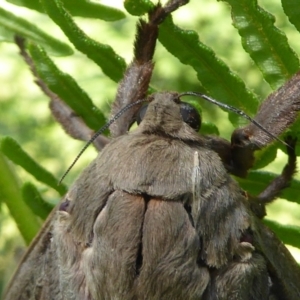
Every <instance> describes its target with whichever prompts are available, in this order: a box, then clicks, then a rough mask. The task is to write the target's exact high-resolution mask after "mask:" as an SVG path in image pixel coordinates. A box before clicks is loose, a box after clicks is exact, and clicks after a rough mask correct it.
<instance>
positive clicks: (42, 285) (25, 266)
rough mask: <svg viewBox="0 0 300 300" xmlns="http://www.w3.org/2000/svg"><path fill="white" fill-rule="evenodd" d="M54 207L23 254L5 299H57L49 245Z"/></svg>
mask: <svg viewBox="0 0 300 300" xmlns="http://www.w3.org/2000/svg"><path fill="white" fill-rule="evenodd" d="M55 211H56V209H54V210H53V211H52V213H51V214H50V215H49V217H48V219H47V220H46V222H45V224H44V225H43V227H42V229H41V230H40V232H39V234H38V235H37V236H36V238H35V239H34V240H33V241H32V243H31V245H30V247H29V249H28V250H27V252H26V253H25V255H24V256H23V258H22V261H21V263H20V265H19V267H18V269H17V270H16V272H15V274H14V275H13V278H12V279H11V281H10V284H9V286H8V288H7V291H6V294H5V296H4V299H7V300H11V299H27V300H31V299H35V300H37V299H60V298H59V295H58V294H57V290H56V289H57V288H58V286H59V285H58V282H57V280H58V276H56V272H57V271H58V270H57V267H56V265H55V259H54V258H55V256H54V252H53V249H51V227H52V223H53V219H54V216H55Z"/></svg>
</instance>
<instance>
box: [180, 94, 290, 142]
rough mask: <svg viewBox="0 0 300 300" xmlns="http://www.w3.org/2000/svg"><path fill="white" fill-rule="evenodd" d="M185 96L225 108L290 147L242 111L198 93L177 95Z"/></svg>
mask: <svg viewBox="0 0 300 300" xmlns="http://www.w3.org/2000/svg"><path fill="white" fill-rule="evenodd" d="M186 95H190V96H196V97H200V98H203V99H204V100H207V101H209V102H211V103H213V104H216V105H217V106H219V107H222V108H225V109H227V110H230V111H232V112H234V113H236V114H238V115H240V116H242V117H243V118H245V119H247V120H249V121H250V122H251V123H253V124H254V125H256V126H257V127H258V128H260V129H261V130H262V131H264V132H265V133H266V134H268V135H269V136H270V137H272V138H273V139H275V140H277V141H278V142H280V143H282V144H284V145H285V146H287V147H290V146H289V145H288V144H287V143H286V142H284V141H283V140H281V139H280V138H279V137H277V136H276V135H274V134H272V133H271V132H269V131H268V130H267V129H266V128H265V127H263V126H262V125H261V124H260V123H258V122H257V121H255V120H254V119H253V118H251V117H250V116H249V115H247V114H246V113H245V112H244V111H242V110H241V109H238V108H236V107H234V106H231V105H228V104H225V103H222V102H219V101H217V100H215V99H213V98H211V97H209V96H207V95H204V94H200V93H196V92H184V93H181V94H179V97H181V96H186Z"/></svg>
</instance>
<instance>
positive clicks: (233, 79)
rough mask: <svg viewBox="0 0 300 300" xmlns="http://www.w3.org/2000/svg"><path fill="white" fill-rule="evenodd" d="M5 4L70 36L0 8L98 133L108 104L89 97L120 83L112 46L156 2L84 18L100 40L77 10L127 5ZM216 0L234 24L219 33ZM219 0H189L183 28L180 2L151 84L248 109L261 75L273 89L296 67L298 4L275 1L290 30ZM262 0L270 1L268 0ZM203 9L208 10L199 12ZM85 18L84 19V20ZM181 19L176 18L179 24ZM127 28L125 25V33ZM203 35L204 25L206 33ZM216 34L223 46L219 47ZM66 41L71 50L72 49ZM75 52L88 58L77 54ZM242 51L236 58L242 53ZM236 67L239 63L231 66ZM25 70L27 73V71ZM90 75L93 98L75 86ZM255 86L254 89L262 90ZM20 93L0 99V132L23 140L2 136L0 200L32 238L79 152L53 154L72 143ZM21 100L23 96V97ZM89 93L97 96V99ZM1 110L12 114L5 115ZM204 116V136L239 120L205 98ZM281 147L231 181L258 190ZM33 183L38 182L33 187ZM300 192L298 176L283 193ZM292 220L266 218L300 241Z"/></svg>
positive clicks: (58, 89)
mask: <svg viewBox="0 0 300 300" xmlns="http://www.w3.org/2000/svg"><path fill="white" fill-rule="evenodd" d="M10 2H12V3H14V4H16V5H19V6H24V7H27V8H30V9H32V10H34V11H39V12H42V13H43V15H42V16H41V18H43V20H44V18H46V17H45V15H44V14H46V15H48V16H49V17H50V18H49V20H48V19H47V20H48V21H47V22H49V24H51V26H53V24H54V23H56V24H57V25H58V26H59V27H60V29H61V30H62V32H63V33H64V34H65V36H66V40H67V39H69V41H70V43H71V46H69V45H68V43H67V42H64V41H63V42H62V41H60V38H56V36H55V35H51V34H49V33H47V34H46V32H45V31H43V29H41V28H37V27H36V26H35V25H33V24H34V21H33V22H32V23H31V22H30V21H28V20H25V18H20V17H17V16H16V15H15V14H13V13H11V12H9V11H6V10H4V9H2V8H0V37H1V40H2V41H9V42H12V41H13V34H18V35H20V36H22V37H25V38H26V41H27V47H28V50H29V52H30V55H31V57H32V59H33V60H34V63H35V67H36V69H37V72H38V74H39V76H40V77H41V78H42V79H43V80H44V82H45V83H46V84H47V85H48V87H49V88H50V89H51V90H52V91H53V92H54V93H56V94H58V95H59V96H60V97H61V99H62V100H63V101H65V102H66V103H67V104H68V105H69V106H70V107H72V109H73V110H74V111H75V112H76V113H77V114H78V115H80V116H81V117H82V118H83V119H84V121H85V122H86V124H87V125H88V126H89V127H90V128H92V129H94V130H96V129H98V128H99V127H101V126H102V125H103V124H104V122H105V120H106V118H105V117H106V116H107V112H108V111H107V108H106V106H105V104H103V103H102V104H101V103H99V101H98V102H97V99H95V98H98V99H100V98H101V100H102V101H107V99H111V98H112V94H109V91H110V89H113V90H114V91H116V86H115V85H113V88H111V84H113V83H112V82H111V81H113V82H118V81H120V79H121V78H122V76H123V73H124V71H125V69H126V63H125V60H124V59H123V58H122V57H121V56H120V55H118V54H117V53H120V54H121V55H122V56H124V57H125V56H126V54H125V53H124V52H126V50H124V49H123V45H124V44H127V46H129V47H131V48H132V44H133V37H134V30H135V25H134V24H135V22H136V21H137V20H138V19H137V18H136V17H133V16H137V15H143V14H144V13H145V11H146V10H148V9H149V8H151V7H152V6H153V4H152V2H150V1H149V0H140V1H132V0H126V1H125V8H126V10H127V12H128V13H129V14H132V15H133V16H130V15H128V14H127V15H126V20H122V21H119V22H115V23H109V24H108V25H106V24H104V22H101V23H99V22H97V23H95V22H96V21H94V23H88V25H90V24H92V25H93V26H94V27H95V28H96V30H97V34H95V36H96V39H97V41H96V40H95V39H93V38H92V37H90V36H89V35H88V34H86V33H85V31H84V30H83V29H82V28H81V25H80V24H79V23H80V22H79V20H77V19H75V18H74V16H81V17H84V18H97V19H102V20H105V21H113V20H119V19H121V18H123V17H124V16H125V12H123V11H120V10H117V9H114V8H109V7H107V6H104V5H100V4H95V3H92V2H89V1H82V0H81V1H78V3H77V2H76V5H73V1H69V0H41V1H37V0H10ZM200 2H201V3H200ZM223 2H228V4H230V7H231V13H232V21H233V26H234V27H235V28H236V29H237V31H235V34H232V35H224V30H223V27H224V28H225V27H226V25H223V24H225V23H226V22H231V20H230V11H229V9H228V8H229V7H227V6H226V7H225V6H224V3H223ZM223 2H217V1H216V0H206V1H204V0H203V1H194V3H192V2H191V3H190V4H188V5H187V6H186V7H184V8H182V10H185V11H187V12H188V14H189V16H191V19H193V20H194V21H193V22H192V23H191V24H192V25H187V24H188V22H183V21H182V20H181V19H180V11H181V9H180V10H179V11H178V12H176V14H174V16H173V18H168V19H167V20H166V22H165V23H163V24H162V26H161V30H160V34H159V41H160V43H161V44H162V45H163V46H164V47H165V49H167V51H169V53H168V52H167V51H165V49H163V48H162V47H161V44H159V45H158V47H157V53H156V57H155V61H156V69H155V72H154V75H153V80H152V83H151V84H152V86H153V87H154V88H155V89H157V90H160V89H168V90H177V91H179V92H181V91H190V90H198V91H199V90H201V91H206V92H207V93H209V94H210V95H211V96H212V97H214V98H217V99H218V100H220V101H222V102H224V103H227V104H230V105H233V106H235V107H238V108H239V109H242V110H244V111H245V112H247V113H248V114H251V115H255V112H256V111H257V108H258V105H259V102H260V101H261V99H263V98H265V97H266V95H267V93H268V92H269V90H268V88H269V87H268V86H267V85H266V84H265V83H264V81H266V82H267V83H268V84H269V85H270V86H271V88H272V89H275V88H278V87H279V86H280V85H282V84H283V83H284V81H286V80H287V79H288V78H290V77H291V76H292V75H293V74H294V73H295V72H297V71H298V70H299V57H298V54H296V53H299V51H300V49H296V48H295V49H294V50H293V49H292V46H291V45H289V40H288V39H287V37H286V33H288V34H289V35H290V34H292V35H293V36H295V37H298V38H299V32H298V31H300V25H299V24H300V23H299V19H300V18H299V16H300V6H299V5H298V0H282V6H283V9H282V8H281V7H278V14H280V15H284V16H285V17H286V18H289V20H290V22H291V23H292V24H294V25H295V27H296V28H297V29H295V28H292V27H291V26H290V25H289V24H288V23H287V21H286V23H284V21H282V22H283V24H284V26H283V25H282V27H281V28H278V27H276V26H278V25H277V24H276V26H275V24H274V20H275V18H276V17H277V16H273V15H271V14H270V13H269V12H267V10H266V9H263V8H262V7H260V6H258V4H257V2H256V0H250V1H249V0H247V1H246V0H243V1H240V0H227V1H225V0H224V1H223ZM261 2H262V3H265V4H266V5H267V4H268V0H264V1H261ZM272 5H273V2H272ZM205 7H214V8H215V7H222V9H223V11H222V14H221V15H219V16H218V17H214V16H215V14H214V13H213V14H209V13H208V11H207V12H206V10H205ZM202 11H204V12H205V13H203V14H201V12H202ZM194 12H195V13H194ZM177 13H178V16H177ZM284 13H285V14H286V15H285V14H284ZM195 14H196V17H195ZM189 16H188V17H186V15H185V16H184V17H183V19H189ZM197 18H198V19H197ZM50 19H51V20H52V21H50ZM173 19H174V21H173ZM82 20H83V19H81V20H80V21H82ZM75 21H76V22H75ZM77 21H78V22H77ZM88 21H89V22H90V20H88ZM51 22H52V23H51ZM53 22H54V23H53ZM130 22H131V23H130ZM179 23H181V25H180V26H179V25H178V24H179ZM127 24H129V25H127ZM175 24H176V25H175ZM215 24H217V26H215ZM214 26H215V27H214ZM102 27H103V28H105V30H103V31H102V32H101V34H98V30H99V29H101V28H102ZM187 27H188V29H187ZM128 28H130V30H131V31H130V32H129V33H128ZM191 29H192V30H191ZM297 30H298V31H297ZM106 31H107V32H106ZM205 32H207V34H206V35H205ZM105 34H106V35H105ZM120 36H124V38H123V44H122V43H121V44H120V45H121V46H119V47H112V46H109V45H108V44H113V41H114V40H119V39H121V38H120ZM199 36H200V37H199ZM219 39H221V40H222V41H223V44H224V45H221V46H220V45H219V46H216V44H217V43H218V40H219ZM98 40H100V41H101V42H99V41H98ZM124 40H125V42H124ZM103 42H105V43H103ZM290 42H292V41H290ZM71 47H72V48H74V54H73V55H72V56H71V54H72V53H73V50H72V49H71ZM242 47H243V48H244V50H243V48H242ZM15 49H16V48H15ZM0 51H1V48H0ZM54 54H55V55H61V56H62V55H68V58H65V59H73V60H72V62H71V64H70V65H72V67H74V65H76V63H77V62H78V61H79V60H80V61H83V63H82V65H81V66H83V67H79V68H82V69H80V70H79V73H82V74H83V76H86V80H83V79H81V82H78V80H77V79H76V76H77V75H76V76H74V77H73V76H72V77H71V75H69V74H67V73H72V72H73V71H74V69H72V68H70V69H71V70H70V72H69V71H68V72H65V71H61V70H60V67H59V66H58V65H60V64H62V61H61V60H59V61H58V60H57V59H56V58H54V57H51V55H54ZM82 54H84V55H86V56H87V57H85V56H82ZM170 54H171V55H170ZM10 55H14V57H15V59H18V56H17V50H15V53H10ZM239 55H241V57H243V58H242V59H239V58H238V57H239ZM173 56H174V57H173ZM95 65H96V66H97V68H98V67H100V68H101V70H102V73H101V70H100V69H99V68H98V69H97V71H96V72H97V73H96V72H93V71H92V70H93V68H94V67H95ZM237 65H239V66H238V67H237ZM233 66H235V69H234V70H232V67H233ZM23 68H24V65H23ZM248 74H250V75H251V74H252V77H251V76H250V75H249V77H247V76H248ZM72 75H73V74H72ZM26 76H27V77H28V76H29V75H28V73H26ZM99 77H100V78H99ZM245 78H249V81H248V80H247V83H245V80H244V79H245ZM77 82H78V83H77ZM87 82H88V83H90V82H95V85H94V87H93V88H91V90H88V92H89V93H92V94H93V92H92V90H93V89H95V92H94V94H93V97H90V96H88V94H87V93H86V92H85V91H84V89H83V88H81V87H80V86H82V85H86V86H87V87H89V84H87ZM101 82H104V88H102V89H99V87H98V86H99V85H100V84H101ZM253 90H255V91H258V92H259V96H257V95H256V94H255V93H254V92H253ZM12 92H14V91H12ZM27 94H28V93H26V92H24V93H23V94H17V93H16V92H15V94H13V93H12V96H11V98H9V101H5V99H4V98H3V99H2V98H1V96H0V103H1V112H2V116H1V118H0V120H1V121H0V130H1V132H0V133H1V135H6V134H9V135H13V136H14V138H15V140H17V141H18V142H19V143H20V144H21V146H19V145H18V144H17V143H16V142H15V141H14V140H12V139H11V138H4V139H2V147H1V151H2V153H0V154H1V155H0V198H1V199H0V203H1V202H4V203H5V204H6V205H7V207H8V209H9V212H10V215H11V216H12V218H13V219H14V220H15V222H16V224H17V226H18V229H19V230H20V233H21V235H22V236H23V238H24V239H25V241H26V243H29V242H30V240H32V238H33V237H34V235H35V234H36V232H37V231H38V229H39V227H40V218H42V219H45V218H46V215H47V214H48V213H49V211H50V208H51V207H50V206H49V204H47V203H49V202H51V203H57V202H58V199H59V197H60V195H62V194H63V193H64V192H65V191H66V188H65V187H64V186H57V179H56V178H57V177H59V176H60V175H61V174H62V172H63V171H64V170H65V169H66V167H67V165H68V164H69V163H70V162H71V161H72V157H73V155H74V153H76V151H77V150H76V151H75V150H74V151H75V152H74V153H73V152H72V153H71V154H70V155H69V156H71V157H69V156H68V157H66V154H65V155H64V157H61V156H60V155H61V154H59V152H60V150H62V149H64V147H67V146H66V145H67V144H69V143H71V142H69V141H68V142H67V141H66V142H65V146H62V145H63V144H64V140H63V141H61V140H60V141H59V139H58V138H56V135H57V133H56V132H55V133H53V135H54V138H51V135H52V128H53V127H54V125H53V121H51V119H50V117H49V115H50V112H49V113H48V112H47V113H45V114H46V115H47V116H46V117H44V119H42V120H43V122H44V123H43V124H39V121H38V120H40V119H39V114H38V113H36V112H35V113H34V112H33V109H34V108H35V107H36V106H38V104H36V103H35V102H33V100H32V102H30V103H26V104H24V100H22V99H23V97H24V99H25V97H28V98H26V99H29V100H28V101H31V99H30V97H31V96H30V95H29V96H28V95H27ZM20 97H22V98H21V99H20ZM39 97H42V96H39ZM91 99H93V100H94V102H95V104H94V103H93V102H92V100H91ZM42 101H44V102H45V101H46V97H45V98H42ZM14 103H17V104H14ZM18 106H20V110H21V112H20V110H18ZM97 106H99V107H100V109H98V108H97ZM27 107H28V108H30V109H27ZM1 112H0V113H1ZM6 112H8V113H6ZM6 114H11V115H10V117H8V116H6ZM202 115H203V119H204V120H203V121H204V125H203V128H201V130H200V132H201V133H203V134H212V133H213V134H219V133H220V135H221V136H224V135H225V137H227V138H228V135H229V133H230V132H231V131H232V128H233V126H237V125H238V124H239V122H241V120H240V119H239V118H238V117H237V116H233V115H231V114H230V116H229V120H230V121H228V119H227V118H224V115H225V113H224V112H219V110H218V109H217V108H215V107H212V106H211V105H209V104H207V103H203V106H202ZM11 116H13V117H11ZM220 116H222V117H220ZM36 119H38V120H36ZM13 121H14V123H13ZM39 126H41V127H43V126H44V127H43V128H46V129H44V130H46V132H45V133H44V134H43V135H39V138H35V133H36V130H38V128H37V127H39ZM23 127H24V128H23ZM15 129H17V131H19V132H20V134H19V136H15V135H14V130H15ZM297 131H298V129H297V127H296V126H293V127H292V129H291V130H290V134H292V135H296V134H297ZM50 139H51V142H50ZM41 140H42V141H41ZM57 140H58V141H57ZM52 142H53V145H52ZM55 143H59V144H55ZM32 144H34V146H32ZM55 145H56V146H55ZM280 147H282V146H281V145H278V143H274V144H273V145H271V146H270V147H268V148H266V149H264V150H263V151H262V152H260V153H258V154H257V156H258V157H257V158H258V159H257V164H256V170H255V171H252V172H250V174H249V176H248V177H247V178H246V179H238V180H239V182H240V184H241V186H242V187H243V188H244V189H245V190H247V191H248V192H249V193H250V194H252V195H256V194H259V193H260V192H261V191H262V190H263V189H264V187H266V186H267V185H268V183H269V182H270V181H271V180H272V179H273V178H275V176H276V174H278V173H280V172H281V170H282V164H281V165H280V166H279V167H277V156H278V153H279V151H278V148H280ZM22 148H24V149H26V151H25V150H22ZM27 148H31V150H30V151H31V153H34V154H31V155H30V156H31V157H34V158H35V160H33V159H32V158H31V157H30V156H29V155H28V154H27V153H26V152H29V151H27ZM35 148H36V149H35ZM70 148H71V147H70ZM77 153H78V151H77ZM8 159H9V160H11V161H12V162H13V163H14V164H17V165H20V166H21V168H22V169H20V168H18V167H16V166H15V165H13V164H12V163H10V162H8ZM36 161H38V162H39V163H37V162H36ZM49 161H50V162H49ZM47 163H48V165H50V166H51V165H52V163H53V165H59V166H58V167H57V169H56V171H57V174H60V175H56V176H54V175H52V174H51V172H49V171H46V170H45V168H42V167H41V165H44V164H47ZM270 163H272V164H271V165H270V166H272V165H275V166H276V167H275V171H274V170H273V172H270V171H269V172H266V171H265V170H259V169H260V168H262V167H265V166H266V165H269V164H270ZM23 169H24V170H26V172H24V171H23ZM54 169H55V168H54ZM27 172H28V173H29V174H31V175H30V176H29V177H26V176H27ZM16 173H18V175H16ZM19 173H20V174H19ZM31 176H33V177H35V178H37V180H38V181H37V182H36V183H34V185H33V184H31V183H26V184H23V185H22V184H21V183H20V182H25V181H28V180H31V179H32V177H31ZM24 178H25V179H24ZM39 181H41V182H43V184H40V183H39ZM54 190H55V191H56V192H55V191H54ZM299 194H300V182H299V181H298V180H296V179H294V180H293V182H292V184H291V187H290V188H288V189H286V190H285V191H284V192H283V194H282V198H285V199H286V200H288V201H290V202H294V203H297V204H300V197H299ZM43 199H45V200H43ZM0 214H1V211H0ZM292 222H295V224H292V225H291V226H283V225H280V226H279V225H278V226H277V224H275V222H273V221H272V222H271V221H268V225H270V227H271V228H272V229H274V230H275V231H276V232H277V233H278V234H279V236H280V237H281V238H282V240H283V241H284V242H285V243H287V244H290V245H294V246H296V247H299V246H300V245H299V227H297V225H298V226H299V225H300V223H296V222H297V221H294V220H293V221H292ZM297 239H298V242H297Z"/></svg>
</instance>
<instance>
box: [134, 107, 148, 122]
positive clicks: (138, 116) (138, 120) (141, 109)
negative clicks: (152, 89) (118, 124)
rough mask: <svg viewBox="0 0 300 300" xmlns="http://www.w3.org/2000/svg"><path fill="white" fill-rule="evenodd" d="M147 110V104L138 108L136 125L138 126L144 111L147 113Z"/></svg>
mask: <svg viewBox="0 0 300 300" xmlns="http://www.w3.org/2000/svg"><path fill="white" fill-rule="evenodd" d="M147 108H148V104H146V105H143V106H142V107H141V108H140V110H139V112H138V113H137V117H136V122H137V124H138V125H140V123H141V122H142V121H143V119H144V117H145V114H146V111H147Z"/></svg>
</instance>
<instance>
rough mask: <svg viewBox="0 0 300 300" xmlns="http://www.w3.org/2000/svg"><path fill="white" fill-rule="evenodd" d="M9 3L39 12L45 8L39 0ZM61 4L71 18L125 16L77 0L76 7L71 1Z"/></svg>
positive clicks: (115, 18) (105, 19) (117, 18)
mask: <svg viewBox="0 0 300 300" xmlns="http://www.w3.org/2000/svg"><path fill="white" fill-rule="evenodd" d="M9 2H11V3H13V4H15V5H19V6H24V7H27V8H30V9H34V10H36V11H39V12H43V13H44V12H45V8H44V7H43V5H42V4H41V2H40V1H39V0H9ZM62 3H63V5H64V6H65V8H66V9H67V10H68V12H69V13H70V14H71V15H72V16H77V17H84V18H95V19H101V20H104V21H117V20H120V19H123V18H125V14H124V13H123V12H122V11H120V10H118V9H114V8H112V7H109V6H106V5H102V4H100V3H96V2H92V1H87V0H77V1H76V5H74V1H72V0H64V1H62Z"/></svg>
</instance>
